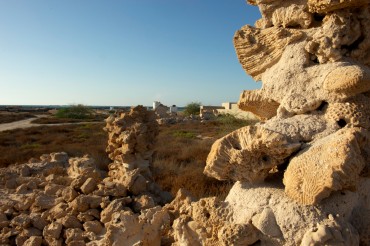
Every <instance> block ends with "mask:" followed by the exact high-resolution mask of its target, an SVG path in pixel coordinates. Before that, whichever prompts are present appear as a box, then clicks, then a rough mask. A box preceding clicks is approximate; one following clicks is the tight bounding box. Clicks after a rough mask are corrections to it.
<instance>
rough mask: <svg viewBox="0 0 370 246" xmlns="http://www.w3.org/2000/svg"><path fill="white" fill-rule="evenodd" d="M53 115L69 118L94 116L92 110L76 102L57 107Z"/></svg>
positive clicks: (89, 117) (90, 117)
mask: <svg viewBox="0 0 370 246" xmlns="http://www.w3.org/2000/svg"><path fill="white" fill-rule="evenodd" d="M55 116H56V117H57V118H69V119H92V118H94V110H92V109H91V108H89V107H87V106H84V105H82V104H77V105H71V106H70V107H68V108H61V109H59V110H58V112H57V113H56V114H55Z"/></svg>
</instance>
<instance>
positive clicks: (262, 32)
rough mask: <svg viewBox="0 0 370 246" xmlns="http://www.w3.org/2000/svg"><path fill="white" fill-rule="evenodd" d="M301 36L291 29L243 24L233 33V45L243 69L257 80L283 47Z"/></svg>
mask: <svg viewBox="0 0 370 246" xmlns="http://www.w3.org/2000/svg"><path fill="white" fill-rule="evenodd" d="M302 36H303V35H302V33H301V32H300V31H297V30H293V29H285V28H279V27H270V28H267V29H258V28H254V27H251V26H244V27H242V28H241V29H240V30H239V31H237V32H236V33H235V35H234V47H235V50H236V53H237V55H238V59H239V62H240V63H241V64H242V66H243V68H244V70H245V71H246V72H247V73H248V74H249V75H251V76H252V77H253V78H254V79H255V80H256V81H258V80H260V79H261V74H262V73H263V72H265V71H266V69H268V68H270V67H271V66H273V65H274V64H276V63H277V62H278V61H279V59H280V57H281V55H282V53H283V51H284V49H285V47H286V46H287V45H288V44H289V43H292V42H295V41H297V40H299V39H300V38H301V37H302Z"/></svg>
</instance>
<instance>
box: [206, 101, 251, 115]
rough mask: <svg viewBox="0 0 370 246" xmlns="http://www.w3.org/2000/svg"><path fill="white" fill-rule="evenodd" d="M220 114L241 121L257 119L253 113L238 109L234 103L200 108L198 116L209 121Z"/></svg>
mask: <svg viewBox="0 0 370 246" xmlns="http://www.w3.org/2000/svg"><path fill="white" fill-rule="evenodd" d="M220 114H231V115H234V116H235V117H237V118H242V119H257V117H256V116H255V115H254V114H253V113H251V112H247V111H243V110H241V109H239V107H238V104H237V103H236V102H224V103H222V104H221V106H201V107H200V116H201V117H203V118H206V119H211V118H212V117H215V116H217V115H220Z"/></svg>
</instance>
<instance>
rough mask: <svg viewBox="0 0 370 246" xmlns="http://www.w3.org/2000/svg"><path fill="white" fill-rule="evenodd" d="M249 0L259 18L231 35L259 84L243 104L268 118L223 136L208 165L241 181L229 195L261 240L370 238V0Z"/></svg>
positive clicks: (217, 174)
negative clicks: (258, 11)
mask: <svg viewBox="0 0 370 246" xmlns="http://www.w3.org/2000/svg"><path fill="white" fill-rule="evenodd" d="M248 2H249V3H250V4H254V5H257V6H258V7H259V9H260V11H261V14H262V19H261V20H259V21H257V22H256V24H255V27H252V26H249V25H247V26H244V27H242V28H241V29H240V30H239V31H237V32H236V33H235V36H234V45H235V49H236V53H237V56H238V59H239V61H240V63H241V65H242V67H243V68H244V69H245V71H246V72H247V73H248V74H249V75H251V76H252V77H253V78H254V79H255V80H261V81H262V89H260V90H253V91H244V92H243V93H242V95H241V97H240V101H239V107H240V108H241V109H243V110H246V111H251V112H253V113H254V114H256V115H258V116H259V117H260V119H261V120H262V122H261V123H259V124H257V125H256V126H248V127H245V128H241V129H239V130H237V131H235V132H233V133H231V134H229V135H227V136H225V137H223V138H221V139H219V140H217V141H216V142H215V143H214V145H213V146H212V150H211V152H210V154H209V156H208V159H207V166H206V168H205V171H204V172H205V174H206V175H209V176H211V177H214V178H217V179H219V180H227V179H230V180H234V181H240V182H238V183H236V184H235V186H234V188H233V189H232V190H231V192H230V194H229V196H228V198H227V199H226V201H225V202H226V203H228V204H229V205H228V207H229V208H231V209H230V210H231V212H230V213H231V214H233V216H232V217H233V218H234V219H233V220H232V221H234V222H235V223H237V224H243V225H248V224H252V225H253V227H255V228H257V229H258V231H259V233H258V236H257V238H258V240H260V242H261V244H262V245H297V244H301V245H324V244H325V245H333V244H342V245H358V244H359V243H360V244H362V245H369V244H370V241H369V237H368V235H369V231H370V222H369V220H368V219H365V218H367V217H366V216H369V211H370V210H369V205H368V203H367V202H368V201H367V199H368V198H367V197H369V196H370V190H369V188H368V187H369V182H370V175H369V174H370V172H369V170H370V168H369V167H370V159H369V157H370V147H369V143H370V132H369V130H370V124H369V123H370V122H369V121H370V114H369V113H370V111H369V109H370V106H369V105H370V93H369V91H370V35H369V33H370V32H369V30H368V29H369V28H370V1H368V0H357V1H356V0H343V1H342V0H341V1H321V0H312V1H311V0H297V1H294V0H289V1H282V0H278V1H271V0H248ZM360 214H362V215H363V216H362V217H361V216H360ZM328 215H329V216H328ZM229 221H231V220H229Z"/></svg>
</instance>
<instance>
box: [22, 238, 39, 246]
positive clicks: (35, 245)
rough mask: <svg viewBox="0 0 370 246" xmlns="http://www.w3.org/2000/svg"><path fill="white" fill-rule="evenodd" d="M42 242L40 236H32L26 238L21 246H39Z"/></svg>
mask: <svg viewBox="0 0 370 246" xmlns="http://www.w3.org/2000/svg"><path fill="white" fill-rule="evenodd" d="M41 244H42V237H37V236H32V237H30V238H29V239H27V240H26V241H25V242H24V244H23V246H41Z"/></svg>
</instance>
